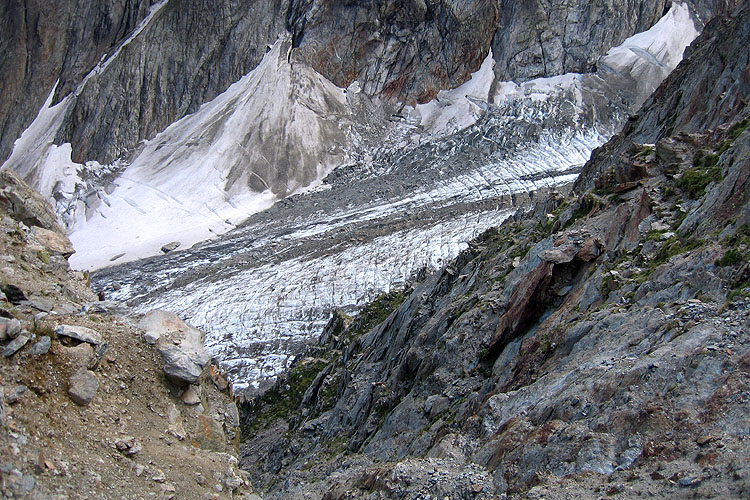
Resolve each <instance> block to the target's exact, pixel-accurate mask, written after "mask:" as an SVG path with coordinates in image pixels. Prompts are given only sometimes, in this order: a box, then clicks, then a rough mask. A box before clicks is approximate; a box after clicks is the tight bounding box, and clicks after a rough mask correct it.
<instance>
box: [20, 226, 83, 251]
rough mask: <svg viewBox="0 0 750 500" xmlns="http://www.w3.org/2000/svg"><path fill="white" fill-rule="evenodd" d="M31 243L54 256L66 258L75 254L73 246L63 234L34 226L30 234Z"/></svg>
mask: <svg viewBox="0 0 750 500" xmlns="http://www.w3.org/2000/svg"><path fill="white" fill-rule="evenodd" d="M29 236H30V240H31V243H36V244H37V245H39V246H41V247H44V248H46V249H47V251H48V252H49V253H50V254H52V255H62V256H63V257H65V258H68V257H70V256H71V255H73V253H75V249H74V248H73V244H72V243H71V242H70V240H69V239H68V237H67V236H65V234H63V233H58V232H56V231H50V230H49V229H44V228H43V227H39V226H33V227H32V228H31V232H30V233H29Z"/></svg>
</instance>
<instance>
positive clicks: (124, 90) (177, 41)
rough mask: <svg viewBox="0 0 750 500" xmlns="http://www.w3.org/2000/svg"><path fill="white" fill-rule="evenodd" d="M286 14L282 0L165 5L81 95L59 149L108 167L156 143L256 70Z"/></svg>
mask: <svg viewBox="0 0 750 500" xmlns="http://www.w3.org/2000/svg"><path fill="white" fill-rule="evenodd" d="M282 9H283V6H282V2H281V1H280V0H262V1H256V0H242V1H240V2H220V3H217V2H198V3H195V2H191V3H190V4H189V5H184V4H181V3H180V2H175V1H167V2H165V4H164V5H163V6H162V7H161V9H160V10H159V12H158V13H157V14H156V15H155V16H154V17H153V19H152V20H151V22H150V23H149V24H148V26H146V27H145V28H144V29H143V31H142V32H141V34H140V35H139V36H138V37H136V38H135V39H133V41H132V42H131V43H129V44H128V45H127V46H126V47H124V48H123V49H122V50H121V51H120V53H119V54H118V56H117V57H116V58H114V60H112V62H111V64H109V65H108V66H107V68H106V71H104V72H102V73H101V74H96V75H94V76H92V77H91V79H90V80H89V81H88V82H87V84H86V85H85V87H84V88H83V89H82V90H81V91H80V92H81V93H80V95H79V97H78V99H77V100H76V103H75V105H74V106H73V107H72V109H71V110H70V112H69V113H68V115H67V118H66V120H65V123H64V125H63V127H62V129H61V131H60V132H59V134H58V137H57V140H56V143H57V144H62V143H65V142H70V143H71V144H73V160H74V161H85V160H90V159H97V160H99V161H101V162H109V161H111V160H113V159H115V158H117V157H119V156H120V155H121V154H122V153H123V152H124V151H126V150H128V149H130V148H132V147H134V146H135V145H136V144H137V143H138V142H139V141H141V140H142V139H149V138H151V137H153V136H154V135H156V133H157V132H159V131H161V130H163V129H164V128H166V126H167V125H169V124H170V123H172V122H173V121H175V120H176V119H178V118H181V117H183V116H185V115H186V114H188V113H192V112H194V111H196V110H197V109H198V107H199V106H200V105H201V104H203V103H204V102H206V101H209V100H211V99H213V98H214V97H215V96H216V95H218V94H219V93H221V92H223V91H224V90H225V89H226V88H227V87H228V86H229V85H230V84H231V83H233V82H235V81H237V80H238V79H239V78H240V77H241V76H242V75H244V74H246V73H247V72H248V71H250V70H251V69H253V68H254V67H255V66H256V65H257V64H258V63H259V62H260V60H261V58H262V57H263V55H264V54H265V52H266V48H267V47H268V45H270V44H272V43H273V42H274V41H275V40H276V38H277V37H278V35H279V34H280V33H281V32H282V31H283V20H284V11H283V10H282ZM206 12H212V13H213V14H212V15H208V16H207V15H206ZM113 96H120V97H119V98H116V99H113V98H112V97H113ZM103 123H107V124H108V126H107V127H102V126H101V124H103Z"/></svg>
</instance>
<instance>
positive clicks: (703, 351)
mask: <svg viewBox="0 0 750 500" xmlns="http://www.w3.org/2000/svg"><path fill="white" fill-rule="evenodd" d="M748 26H750V7H748V6H747V5H744V6H741V7H739V8H738V9H736V10H735V11H734V12H733V14H732V16H728V17H722V18H719V19H715V20H713V21H712V22H710V23H709V24H708V26H707V27H706V30H705V32H704V33H703V34H702V35H701V37H700V38H699V39H698V40H697V41H696V42H695V43H694V44H693V46H692V47H691V50H690V52H689V54H686V55H687V58H686V60H685V61H684V62H683V63H682V64H681V65H680V66H679V67H678V69H677V70H676V71H675V72H674V73H673V75H671V76H670V77H669V78H668V79H667V80H666V81H665V82H664V83H663V84H662V86H661V87H660V88H659V89H658V90H657V91H656V92H655V94H654V95H653V97H652V98H651V99H650V100H649V101H647V103H646V104H645V106H644V108H643V109H642V110H641V112H640V113H639V114H638V115H637V116H633V117H632V118H631V120H630V121H629V123H628V124H627V125H626V127H625V129H624V130H623V132H622V133H621V134H619V135H618V136H616V137H615V138H614V139H613V140H612V141H610V142H609V143H608V144H606V145H605V146H603V147H602V148H600V149H598V150H597V151H596V153H595V154H594V155H592V159H591V160H590V161H589V163H587V165H586V166H585V167H584V171H583V173H582V175H581V177H580V179H579V181H578V182H577V183H576V185H575V186H574V188H573V190H572V191H571V193H570V194H566V193H564V192H562V193H561V192H558V193H550V194H549V195H544V196H541V197H540V200H539V201H538V202H537V204H536V205H535V206H534V208H533V209H531V210H529V211H527V212H526V213H518V214H517V215H516V216H514V217H513V218H511V219H510V220H509V221H507V222H506V223H504V224H503V225H502V226H500V227H499V228H498V229H493V230H490V231H488V232H486V233H485V234H484V235H483V236H481V237H480V238H478V239H477V240H475V241H474V242H472V244H471V245H470V248H469V250H467V251H465V252H464V253H462V254H461V255H460V256H459V257H458V258H457V259H456V260H455V261H453V262H452V263H450V264H448V265H447V266H446V267H445V268H443V269H442V270H441V271H440V272H437V273H435V274H433V275H432V276H430V277H428V278H427V279H426V280H425V281H423V282H422V283H420V284H418V285H415V286H414V288H413V290H412V289H409V290H405V291H404V292H402V293H395V294H391V295H386V296H383V297H381V298H380V299H379V300H378V301H376V302H374V303H373V304H371V305H370V306H369V307H368V308H366V309H365V311H364V312H363V313H362V314H360V315H359V316H358V317H357V318H356V319H352V318H348V317H347V316H346V315H343V314H341V313H339V314H337V315H335V316H334V318H333V319H332V320H331V322H330V323H329V325H328V327H327V328H326V331H325V333H324V335H323V336H322V338H321V341H320V346H319V347H318V348H315V349H312V350H311V351H310V353H309V356H308V357H306V358H301V359H300V360H298V361H297V363H296V364H295V365H294V366H293V367H292V369H291V371H290V372H289V374H288V375H287V377H286V379H285V380H282V381H280V382H279V383H278V384H277V385H276V386H275V387H274V388H273V389H272V390H271V391H269V392H267V393H266V394H265V395H262V396H259V397H258V398H256V399H255V400H253V401H250V402H248V403H246V404H243V405H242V407H241V412H240V413H241V421H242V426H243V431H244V432H243V445H242V457H243V458H242V466H243V467H244V468H246V469H247V470H249V471H250V473H251V476H252V478H253V481H254V483H255V484H256V486H258V487H263V488H265V489H266V490H267V497H268V498H289V497H294V498H326V499H344V498H372V499H376V498H414V499H416V498H426V497H428V496H437V497H438V498H442V497H446V496H447V497H449V498H467V499H468V498H497V497H500V498H503V497H505V496H511V497H516V496H525V497H527V498H569V497H570V496H571V495H574V496H577V497H583V498H599V497H602V496H615V495H617V497H618V498H635V497H641V496H662V497H663V496H666V497H670V498H692V497H694V496H701V497H721V498H743V497H746V496H747V494H748V491H750V477H748V475H747V473H746V471H745V468H744V462H745V461H746V460H747V457H748V456H750V448H749V447H748V442H747V428H748V427H747V417H746V415H747V414H748V404H749V402H750V396H749V395H750V392H749V391H750V361H749V360H750V344H748V339H747V335H746V332H747V331H748V329H749V328H750V321H749V319H748V318H749V317H750V316H749V315H748V311H750V288H749V287H750V281H749V280H750V274H749V273H750V269H749V268H748V265H749V264H748V262H749V261H750V253H749V252H750V239H748V238H750V199H748V192H750V191H749V190H748V186H747V183H748V175H749V173H750V164H749V163H748V158H750V130H749V128H750V127H749V125H750V111H749V110H748V108H747V102H748V97H749V96H750V92H749V91H748V90H749V89H748V84H747V78H746V74H747V68H748V49H747V47H748V42H750V32H749V31H748ZM691 88H692V89H700V91H697V90H695V91H693V92H690V91H689V89H691ZM707 96H708V98H707Z"/></svg>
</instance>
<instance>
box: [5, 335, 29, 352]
mask: <svg viewBox="0 0 750 500" xmlns="http://www.w3.org/2000/svg"><path fill="white" fill-rule="evenodd" d="M28 342H29V336H28V335H25V334H24V335H19V336H18V337H16V338H15V339H13V340H11V341H10V343H9V344H8V345H6V346H5V349H3V357H5V358H10V357H11V356H13V355H14V354H15V353H17V352H18V351H20V350H21V348H23V346H25V345H26V344H27V343H28Z"/></svg>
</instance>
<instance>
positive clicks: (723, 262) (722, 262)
mask: <svg viewBox="0 0 750 500" xmlns="http://www.w3.org/2000/svg"><path fill="white" fill-rule="evenodd" d="M746 260H747V258H746V256H745V255H743V254H742V252H740V251H739V250H737V249H736V248H732V249H730V250H727V251H726V252H725V253H724V255H723V256H722V257H721V258H719V259H716V265H717V266H721V267H727V266H734V265H736V264H739V263H740V262H745V261H746Z"/></svg>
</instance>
